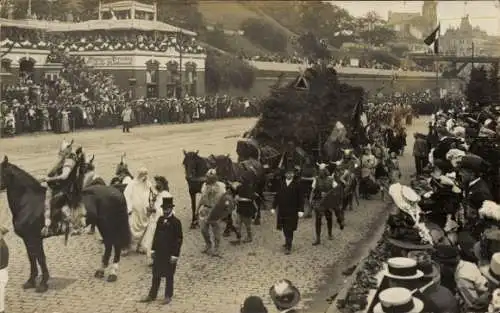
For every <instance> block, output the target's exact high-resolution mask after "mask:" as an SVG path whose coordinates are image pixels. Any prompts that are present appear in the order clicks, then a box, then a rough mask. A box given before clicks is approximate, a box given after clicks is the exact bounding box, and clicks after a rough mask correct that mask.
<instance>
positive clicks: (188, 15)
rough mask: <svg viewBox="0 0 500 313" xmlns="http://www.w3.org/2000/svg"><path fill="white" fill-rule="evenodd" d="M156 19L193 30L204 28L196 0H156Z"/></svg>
mask: <svg viewBox="0 0 500 313" xmlns="http://www.w3.org/2000/svg"><path fill="white" fill-rule="evenodd" d="M158 19H159V20H160V21H162V22H165V23H168V24H172V25H175V26H178V27H182V28H185V29H190V30H194V31H199V30H202V29H203V28H204V21H203V15H202V14H201V13H200V11H199V9H198V1H196V0H168V1H165V0H164V1H158Z"/></svg>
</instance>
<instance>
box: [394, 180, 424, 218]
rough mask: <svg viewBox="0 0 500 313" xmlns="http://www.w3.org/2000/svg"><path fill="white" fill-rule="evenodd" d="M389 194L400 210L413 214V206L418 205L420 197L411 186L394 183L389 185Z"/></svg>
mask: <svg viewBox="0 0 500 313" xmlns="http://www.w3.org/2000/svg"><path fill="white" fill-rule="evenodd" d="M388 193H389V195H390V196H391V198H392V200H393V201H394V204H395V205H396V206H397V207H398V208H399V209H400V210H402V211H404V212H406V213H408V214H410V215H413V214H414V213H415V212H413V211H412V209H413V208H414V207H416V206H417V205H418V203H419V202H420V200H421V198H420V196H419V195H418V194H417V193H416V192H415V190H413V189H412V188H410V187H408V186H405V185H401V184H400V183H395V184H392V185H391V186H389V192H388Z"/></svg>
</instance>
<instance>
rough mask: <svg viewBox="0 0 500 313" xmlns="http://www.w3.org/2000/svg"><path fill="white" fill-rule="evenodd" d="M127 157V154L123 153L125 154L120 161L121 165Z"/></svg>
mask: <svg viewBox="0 0 500 313" xmlns="http://www.w3.org/2000/svg"><path fill="white" fill-rule="evenodd" d="M125 156H126V154H125V152H123V154H122V156H121V159H120V163H123V160H124V159H125Z"/></svg>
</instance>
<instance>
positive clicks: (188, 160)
mask: <svg viewBox="0 0 500 313" xmlns="http://www.w3.org/2000/svg"><path fill="white" fill-rule="evenodd" d="M182 152H183V153H184V160H183V161H182V165H183V166H184V170H185V173H186V182H187V184H188V190H189V197H190V198H191V213H192V220H191V229H193V228H196V227H197V226H198V216H196V194H198V193H200V192H201V187H202V186H203V183H204V182H205V174H206V173H207V171H208V170H209V169H210V168H211V167H212V164H213V162H212V161H211V160H210V159H209V158H204V157H201V156H200V155H199V154H198V153H199V151H198V150H196V151H185V150H182Z"/></svg>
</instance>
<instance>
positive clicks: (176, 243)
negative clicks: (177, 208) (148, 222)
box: [151, 215, 183, 276]
mask: <svg viewBox="0 0 500 313" xmlns="http://www.w3.org/2000/svg"><path fill="white" fill-rule="evenodd" d="M182 239H183V237H182V225H181V221H180V220H179V219H178V218H177V217H175V216H174V215H171V216H170V217H164V216H161V217H160V218H159V219H158V222H157V224H156V231H155V234H154V238H153V246H152V249H151V250H153V251H154V252H155V257H154V262H153V271H154V272H157V273H158V274H159V275H160V276H165V275H166V274H167V272H168V271H169V269H170V266H169V265H170V257H172V256H175V257H179V255H180V253H181V246H182Z"/></svg>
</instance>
